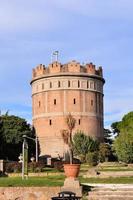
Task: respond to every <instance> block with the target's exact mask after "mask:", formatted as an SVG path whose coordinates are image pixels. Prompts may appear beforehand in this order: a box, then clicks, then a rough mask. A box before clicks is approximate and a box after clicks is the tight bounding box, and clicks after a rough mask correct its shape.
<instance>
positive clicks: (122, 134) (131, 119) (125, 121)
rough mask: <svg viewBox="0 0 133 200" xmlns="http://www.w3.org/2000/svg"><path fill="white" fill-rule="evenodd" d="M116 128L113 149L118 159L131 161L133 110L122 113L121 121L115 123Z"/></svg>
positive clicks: (132, 155) (132, 153)
mask: <svg viewBox="0 0 133 200" xmlns="http://www.w3.org/2000/svg"><path fill="white" fill-rule="evenodd" d="M115 128H116V129H117V130H118V132H119V134H118V135H117V137H116V139H115V141H114V145H113V147H114V150H115V152H116V155H117V157H118V159H119V160H120V161H124V162H127V163H131V162H133V112H129V113H128V114H126V115H124V117H123V118H122V121H120V122H117V123H116V124H115Z"/></svg>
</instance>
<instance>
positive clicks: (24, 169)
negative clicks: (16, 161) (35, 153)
mask: <svg viewBox="0 0 133 200" xmlns="http://www.w3.org/2000/svg"><path fill="white" fill-rule="evenodd" d="M23 138H24V141H23V146H22V153H23V161H22V179H24V178H25V177H26V179H27V178H28V143H27V141H26V135H23Z"/></svg>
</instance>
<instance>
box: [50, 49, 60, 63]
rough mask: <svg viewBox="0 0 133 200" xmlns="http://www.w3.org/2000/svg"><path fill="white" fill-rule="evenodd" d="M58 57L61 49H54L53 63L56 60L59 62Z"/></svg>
mask: <svg viewBox="0 0 133 200" xmlns="http://www.w3.org/2000/svg"><path fill="white" fill-rule="evenodd" d="M58 58H59V51H54V52H53V53H52V55H51V63H52V62H54V61H56V62H58Z"/></svg>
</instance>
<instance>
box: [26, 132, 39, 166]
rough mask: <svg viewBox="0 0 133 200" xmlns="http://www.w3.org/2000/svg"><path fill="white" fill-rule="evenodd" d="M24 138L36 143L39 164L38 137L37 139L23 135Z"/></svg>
mask: <svg viewBox="0 0 133 200" xmlns="http://www.w3.org/2000/svg"><path fill="white" fill-rule="evenodd" d="M23 137H25V138H27V139H30V140H33V141H34V142H35V143H36V162H38V137H37V136H36V138H32V137H29V136H27V135H23Z"/></svg>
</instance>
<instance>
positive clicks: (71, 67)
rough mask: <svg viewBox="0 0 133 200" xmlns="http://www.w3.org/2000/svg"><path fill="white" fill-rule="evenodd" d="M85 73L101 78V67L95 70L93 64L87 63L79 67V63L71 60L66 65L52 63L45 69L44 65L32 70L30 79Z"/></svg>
mask: <svg viewBox="0 0 133 200" xmlns="http://www.w3.org/2000/svg"><path fill="white" fill-rule="evenodd" d="M65 72H67V73H68V72H69V73H87V74H90V75H97V76H100V77H102V76H103V73H102V67H98V68H96V66H95V65H94V64H93V63H87V64H86V65H81V64H80V63H79V62H77V61H75V60H73V61H71V62H69V63H67V64H61V63H59V62H57V61H56V62H53V63H51V64H49V65H48V67H46V66H45V65H42V64H40V65H38V66H37V67H36V68H34V69H33V72H32V77H33V79H34V78H37V77H40V76H43V75H46V74H56V73H65Z"/></svg>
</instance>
